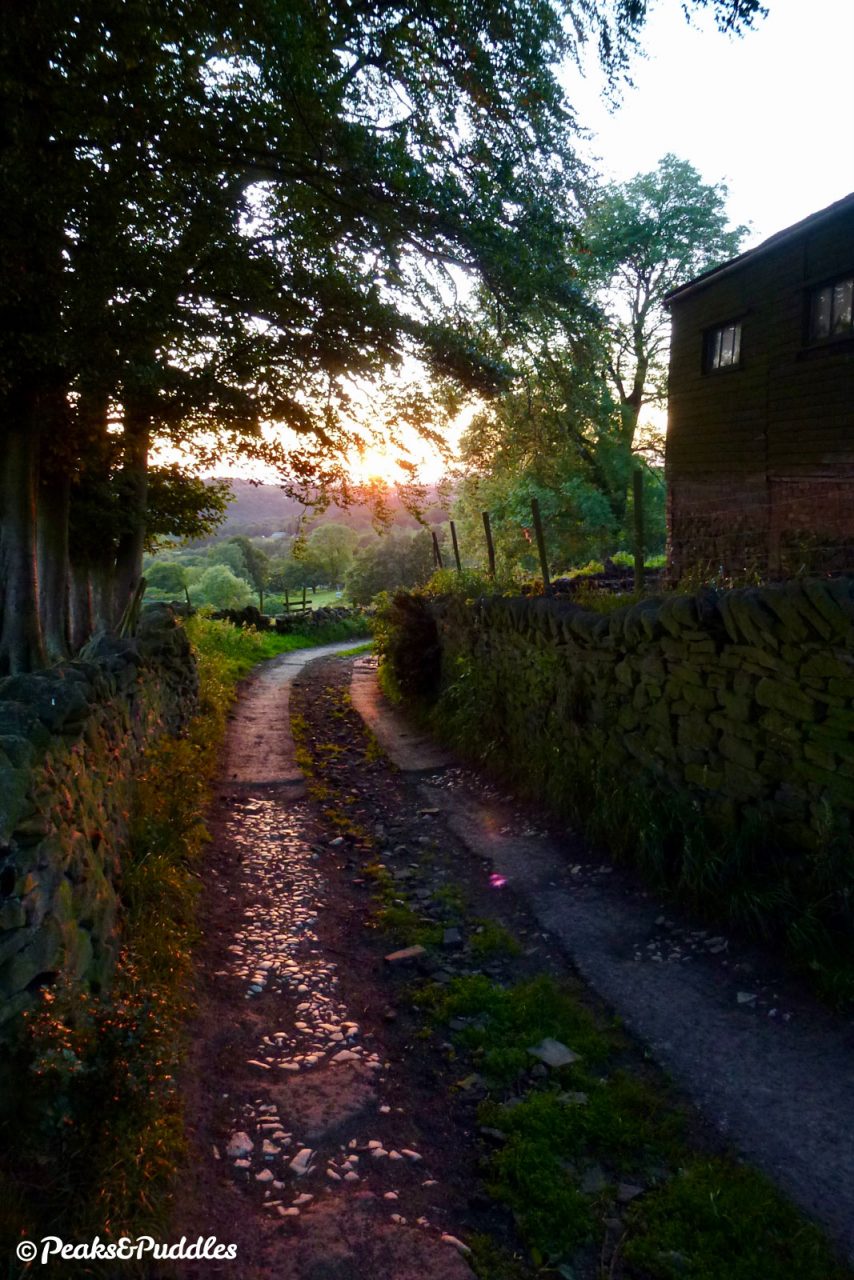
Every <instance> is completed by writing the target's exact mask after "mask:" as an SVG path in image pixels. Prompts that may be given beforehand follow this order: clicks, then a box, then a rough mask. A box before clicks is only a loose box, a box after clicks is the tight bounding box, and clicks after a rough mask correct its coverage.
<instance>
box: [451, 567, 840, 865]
mask: <svg viewBox="0 0 854 1280" xmlns="http://www.w3.org/2000/svg"><path fill="white" fill-rule="evenodd" d="M430 607H431V611H432V613H433V616H434V618H435V619H436V623H437V628H438V639H439V646H440V650H441V684H442V690H443V694H442V704H441V705H442V708H443V712H444V713H446V714H447V716H448V718H449V720H450V721H453V720H454V717H455V715H456V716H458V719H459V720H460V721H462V720H467V724H468V731H469V733H471V732H472V726H473V724H474V723H475V722H476V730H475V733H476V737H477V741H478V746H479V748H480V750H481V753H482V754H485V755H486V756H488V757H489V756H491V758H492V759H494V760H495V761H497V762H498V763H503V764H504V765H505V766H508V767H512V768H513V770H514V775H515V776H516V777H517V778H519V779H521V780H522V781H527V783H528V784H529V790H531V791H533V792H535V793H537V794H539V795H541V796H544V797H546V798H548V797H549V796H560V794H561V791H562V787H563V781H564V780H565V778H566V775H567V774H571V773H572V771H573V770H574V768H575V762H576V760H577V759H578V758H579V757H580V756H581V755H583V756H584V758H585V760H586V761H588V762H589V761H591V760H592V761H595V763H596V764H597V766H601V767H602V769H604V770H605V772H606V773H607V774H610V775H613V776H614V777H616V778H621V779H627V780H628V779H632V778H634V779H641V780H643V779H646V780H650V781H653V780H654V781H655V783H656V785H657V786H659V787H661V788H662V789H663V791H664V793H665V794H666V793H667V792H668V791H669V792H670V793H672V794H673V795H674V796H678V797H679V798H680V799H681V800H682V801H685V802H687V803H689V804H690V805H692V806H694V807H695V808H696V809H698V810H699V811H700V813H701V815H702V816H703V818H706V817H708V818H709V819H712V820H714V821H719V822H721V823H722V824H724V825H725V826H728V827H730V828H732V827H738V826H739V825H740V824H743V823H744V822H745V821H746V819H748V818H752V819H754V820H758V821H759V823H768V824H772V825H773V828H774V830H775V831H777V832H779V833H780V835H781V837H782V838H784V839H785V840H787V841H789V842H791V845H792V847H794V848H812V849H815V848H820V847H821V845H822V843H823V842H826V841H828V840H829V839H830V837H831V834H832V835H833V838H834V839H836V840H837V841H838V840H839V839H840V838H842V839H844V837H845V833H846V832H850V828H851V815H852V811H854V580H852V579H847V578H846V579H837V580H829V581H821V580H815V581H796V582H791V583H786V584H783V585H779V586H767V587H762V588H755V589H743V590H733V591H728V592H721V593H717V592H714V591H707V592H703V593H700V594H698V595H695V596H681V595H674V596H662V597H658V598H652V599H649V600H644V601H642V602H640V603H638V604H635V605H632V606H631V607H628V608H625V609H621V610H619V611H617V612H615V613H613V614H611V615H606V616H602V615H599V614H596V613H591V612H586V611H584V610H582V609H580V608H578V607H576V606H573V605H571V604H565V603H561V602H558V601H554V600H547V599H543V598H540V599H531V598H518V599H512V598H502V597H494V598H489V599H482V600H478V601H473V602H471V601H470V602H467V603H466V602H463V601H460V600H455V599H445V600H443V601H437V602H435V603H434V604H432V605H431V606H430ZM458 736H459V735H458ZM463 736H464V735H463Z"/></svg>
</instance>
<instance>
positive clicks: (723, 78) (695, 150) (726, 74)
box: [563, 0, 854, 248]
mask: <svg viewBox="0 0 854 1280" xmlns="http://www.w3.org/2000/svg"><path fill="white" fill-rule="evenodd" d="M766 7H767V9H768V16H767V18H764V19H760V20H758V21H757V24H756V27H755V29H754V30H752V31H749V32H747V34H745V35H743V36H740V37H729V36H726V35H724V34H722V33H720V32H718V31H717V30H716V28H715V25H714V21H713V20H712V18H711V16H710V15H709V14H703V13H701V14H700V15H699V16H696V15H695V16H694V18H693V19H692V24H691V25H689V24H688V23H687V22H686V20H685V17H684V15H683V13H682V11H681V5H680V3H679V0H658V3H657V4H655V5H654V6H653V8H652V13H651V16H650V18H649V20H648V22H647V25H646V27H645V29H644V32H643V33H642V44H643V47H644V49H645V50H646V51H647V53H646V57H645V58H642V59H638V60H636V61H635V62H634V63H633V66H632V69H631V76H632V80H633V82H634V86H635V87H634V88H626V89H624V91H623V94H622V104H621V106H620V107H619V109H618V110H616V111H614V112H609V110H608V107H607V104H606V103H605V101H604V100H603V98H602V96H601V89H602V77H601V75H600V74H598V73H597V72H596V71H595V69H591V70H590V72H589V73H588V75H587V76H586V79H585V80H583V81H582V80H580V79H579V77H578V74H577V73H576V72H574V71H569V72H567V73H566V74H565V76H564V77H563V79H564V83H565V84H566V86H567V89H568V91H569V96H570V98H571V100H572V101H573V103H574V106H575V109H576V112H577V115H578V118H579V120H580V122H581V123H583V124H585V125H586V126H587V127H588V128H591V129H593V130H595V132H596V138H595V139H594V141H593V142H592V144H590V145H589V147H588V151H587V154H588V155H589V156H590V157H591V158H592V157H594V156H597V157H598V158H599V168H600V170H601V171H603V173H604V174H605V175H606V176H607V177H609V178H612V179H614V180H616V181H625V180H627V179H628V178H631V177H634V175H635V174H636V173H643V172H647V171H649V170H651V169H654V168H655V166H656V164H657V162H658V160H659V159H660V158H661V156H663V155H664V154H665V153H666V152H668V151H672V152H673V153H674V154H675V155H677V156H678V157H679V158H680V159H684V160H688V161H690V163H691V164H693V165H694V167H695V168H696V169H698V170H699V172H700V176H701V177H702V178H703V180H704V181H706V182H712V183H717V182H725V183H726V185H727V187H728V188H729V199H728V202H727V207H728V209H729V211H730V214H731V218H732V221H733V222H734V223H736V224H739V223H744V224H747V225H749V226H750V227H751V234H750V236H749V237H748V238H747V239H746V241H745V246H744V247H745V248H750V247H752V246H753V245H755V244H759V243H760V242H761V241H762V240H764V239H766V238H767V237H768V236H770V235H773V234H774V232H776V231H781V230H782V229H783V228H784V227H788V226H791V225H792V224H793V223H795V222H798V221H799V220H800V219H801V218H805V217H807V216H808V215H809V214H811V213H815V212H816V211H817V210H818V209H823V208H824V207H825V206H826V205H828V204H831V203H832V202H833V201H834V200H838V199H840V198H841V197H842V196H844V195H847V194H848V193H849V192H851V191H854V92H852V75H851V51H852V48H854V0H766Z"/></svg>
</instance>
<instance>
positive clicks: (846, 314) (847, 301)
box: [831, 280, 854, 333]
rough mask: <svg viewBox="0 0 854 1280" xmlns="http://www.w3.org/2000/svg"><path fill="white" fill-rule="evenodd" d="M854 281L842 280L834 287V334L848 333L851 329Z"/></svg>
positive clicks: (832, 320)
mask: <svg viewBox="0 0 854 1280" xmlns="http://www.w3.org/2000/svg"><path fill="white" fill-rule="evenodd" d="M852 289H854V280H840V281H839V282H838V283H837V284H835V285H834V286H833V306H832V318H831V332H832V333H847V332H848V330H849V329H850V328H851V300H852Z"/></svg>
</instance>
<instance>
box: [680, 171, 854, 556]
mask: <svg viewBox="0 0 854 1280" xmlns="http://www.w3.org/2000/svg"><path fill="white" fill-rule="evenodd" d="M852 279H854V195H852V196H848V197H846V199H844V200H841V201H839V202H838V203H837V204H835V205H831V206H830V208H829V209H825V210H822V211H821V212H820V213H818V214H814V215H813V216H812V217H810V218H807V219H805V220H804V222H802V223H799V224H797V226H795V227H791V228H788V229H787V230H786V231H783V232H781V233H779V234H778V235H776V236H773V237H772V238H771V239H770V240H768V241H766V242H765V243H764V244H762V245H760V246H758V248H756V249H753V250H750V251H749V252H748V253H746V254H743V255H742V256H741V257H740V258H736V259H734V260H733V261H732V262H730V263H727V264H725V265H724V266H723V267H720V268H717V269H716V270H714V271H711V272H708V273H707V274H706V275H705V276H701V277H700V278H699V279H697V280H695V281H693V282H691V283H690V284H688V285H686V286H684V287H682V288H681V289H678V290H675V291H674V292H673V293H672V294H671V295H670V298H669V300H668V305H669V307H670V311H671V316H672V321H673V330H672V342H671V358H670V394H669V413H668V433H667V479H668V492H669V499H668V511H669V515H668V519H669V545H670V556H671V563H672V566H673V569H674V570H675V572H676V573H677V574H680V573H682V572H684V571H685V570H686V569H687V568H689V567H690V566H692V565H697V564H702V565H704V566H706V565H710V566H712V567H714V568H715V569H721V570H723V572H725V573H742V572H744V571H748V572H750V571H752V570H756V571H758V572H760V573H771V574H772V575H786V574H788V573H792V572H797V571H799V570H808V571H816V572H822V571H828V570H836V569H849V570H854V326H852V318H851V315H850V308H848V302H847V299H848V297H849V293H850V290H849V287H848V282H849V281H850V280H852ZM846 308H848V309H846ZM817 313H820V315H821V327H820V336H816V332H817V330H816V320H815V317H816V314H817Z"/></svg>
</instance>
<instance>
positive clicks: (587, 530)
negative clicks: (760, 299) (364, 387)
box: [457, 155, 745, 570]
mask: <svg viewBox="0 0 854 1280" xmlns="http://www.w3.org/2000/svg"><path fill="white" fill-rule="evenodd" d="M725 197H726V189H725V188H724V187H723V186H721V185H708V184H705V183H703V182H702V181H701V179H700V176H699V174H698V173H697V172H696V170H694V169H693V168H692V167H691V165H689V164H687V163H686V162H685V161H682V160H678V159H676V157H674V156H672V155H668V156H665V157H664V158H663V159H662V161H661V162H660V163H659V165H658V168H657V169H656V170H655V171H654V172H653V173H648V174H639V175H638V176H637V177H636V178H633V179H632V180H631V181H630V182H628V183H626V184H624V185H623V186H614V185H612V186H608V187H606V188H604V189H603V190H602V191H601V192H600V193H599V195H598V196H595V197H594V198H592V199H591V202H590V212H589V214H588V217H587V219H586V223H585V226H584V235H585V240H584V252H583V254H582V255H581V256H580V257H578V258H576V259H575V260H574V263H570V262H568V263H567V265H566V270H567V271H569V270H571V269H574V270H575V272H576V275H575V279H576V282H577V284H578V287H579V289H583V291H584V292H585V295H586V297H587V305H586V306H584V305H581V304H580V303H579V304H578V305H576V306H575V307H574V308H573V309H571V310H566V309H565V310H563V311H561V310H560V309H557V308H551V310H549V311H548V312H547V313H545V314H541V313H537V314H534V315H532V316H531V317H530V318H527V319H526V322H525V323H524V324H523V325H521V326H516V327H515V328H512V329H511V328H508V327H507V326H506V325H505V327H504V334H503V341H504V349H505V351H508V352H509V358H510V360H511V362H512V364H513V365H514V368H515V369H516V377H515V379H514V380H513V382H512V383H511V385H510V386H509V387H508V389H507V390H506V391H505V392H504V393H503V394H502V395H501V396H500V397H499V398H498V399H497V400H496V401H494V402H493V404H491V405H490V406H488V407H487V408H486V409H485V410H484V411H483V412H482V413H481V414H480V415H478V417H476V418H475V419H474V420H473V422H472V424H471V427H470V428H469V430H468V431H467V432H466V434H465V436H464V438H463V441H462V452H463V459H464V462H465V464H466V467H467V471H468V476H467V480H466V484H465V485H464V488H463V492H462V499H461V502H460V504H459V509H458V512H457V514H458V516H459V517H460V519H461V521H462V524H463V529H464V532H465V533H466V535H467V541H468V540H470V539H471V538H472V537H474V538H475V539H478V537H479V529H478V522H479V519H480V511H481V510H482V509H484V508H488V509H489V510H490V511H491V513H492V515H493V518H494V524H495V532H496V537H497V546H498V550H499V553H502V552H503V554H504V555H505V557H506V560H507V562H508V564H516V565H521V566H522V567H524V568H525V569H527V570H533V569H534V568H535V559H534V556H533V549H532V548H531V546H530V543H529V541H528V539H529V537H530V525H531V518H530V499H531V497H532V496H537V497H538V499H539V502H540V507H541V509H542V511H543V513H544V514H545V515H547V517H548V523H549V547H550V550H551V551H552V552H553V553H554V555H555V556H556V563H557V565H559V566H563V567H565V566H567V565H571V564H577V563H579V562H580V561H583V560H586V559H589V558H597V559H598V558H601V557H603V556H605V555H607V554H610V553H612V552H613V551H615V550H616V549H617V547H618V546H620V545H621V544H622V545H624V546H626V545H630V543H631V536H632V535H631V533H630V531H629V530H628V529H627V528H626V517H627V509H628V490H629V488H630V485H631V474H632V469H633V468H634V467H637V466H641V467H644V468H647V469H649V468H650V467H651V465H652V462H653V460H652V459H650V457H649V456H647V455H648V448H647V442H646V441H644V442H642V443H643V449H642V451H641V452H638V451H637V446H638V427H639V420H640V415H641V414H642V411H643V409H644V408H645V407H646V406H647V405H651V404H655V403H660V402H661V401H662V399H663V398H664V396H665V394H666V354H667V346H668V336H669V324H668V319H667V314H666V311H665V309H664V305H663V301H664V297H665V295H666V294H667V292H668V291H669V290H670V289H672V288H674V287H675V286H676V285H677V284H679V283H684V282H685V281H686V280H688V279H690V278H692V277H693V276H695V275H697V274H699V273H700V272H702V271H703V270H706V269H707V268H709V267H710V266H713V265H715V264H716V263H718V262H720V261H721V260H722V259H726V258H728V257H731V256H732V255H733V254H734V253H736V252H737V250H738V246H739V244H740V242H741V239H742V237H743V235H744V231H745V228H743V227H737V228H734V229H731V230H730V229H728V226H727V214H726V208H725ZM482 323H484V324H485V326H486V327H487V329H488V330H489V332H490V334H491V335H492V341H493V342H496V341H498V339H499V336H500V333H499V325H498V324H497V323H496V318H495V309H494V307H492V306H491V305H490V304H489V303H488V302H487V303H486V305H485V306H484V307H483V309H482ZM650 479H651V481H652V482H653V483H655V475H654V471H653V472H651V475H650ZM653 514H656V515H658V516H659V517H660V514H661V504H660V502H658V501H655V502H653V503H651V504H650V508H649V510H648V511H647V516H648V517H652V516H653ZM647 533H648V546H651V545H656V542H657V540H658V535H660V534H662V533H663V529H660V528H658V527H657V526H656V525H655V524H653V521H652V519H651V518H648V520H647Z"/></svg>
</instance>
